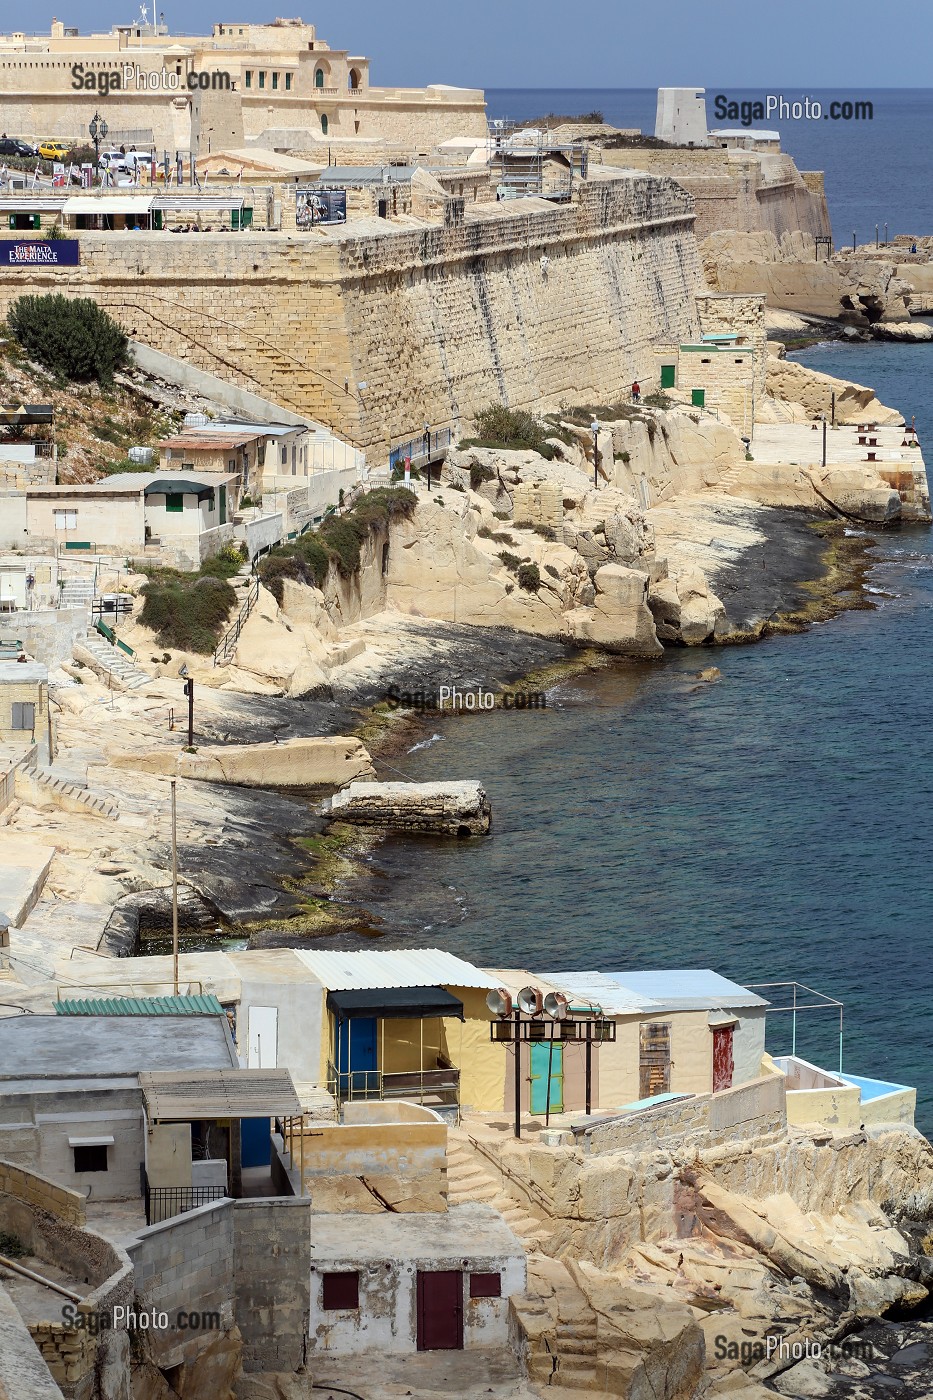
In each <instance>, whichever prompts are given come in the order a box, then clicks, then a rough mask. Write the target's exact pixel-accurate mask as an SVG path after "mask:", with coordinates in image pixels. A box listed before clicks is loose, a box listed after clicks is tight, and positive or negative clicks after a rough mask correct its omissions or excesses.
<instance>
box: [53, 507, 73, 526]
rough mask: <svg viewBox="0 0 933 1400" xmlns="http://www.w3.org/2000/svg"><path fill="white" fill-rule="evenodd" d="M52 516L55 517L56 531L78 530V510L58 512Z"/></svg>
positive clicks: (54, 512)
mask: <svg viewBox="0 0 933 1400" xmlns="http://www.w3.org/2000/svg"><path fill="white" fill-rule="evenodd" d="M52 514H53V516H54V517H55V528H56V530H77V528H78V512H77V511H76V510H56V511H53V512H52Z"/></svg>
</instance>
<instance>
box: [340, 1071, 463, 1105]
mask: <svg viewBox="0 0 933 1400" xmlns="http://www.w3.org/2000/svg"><path fill="white" fill-rule="evenodd" d="M327 1088H328V1090H329V1092H330V1093H331V1094H332V1095H333V1097H334V1098H335V1099H336V1100H337V1102H338V1103H346V1102H348V1101H351V1100H358V1099H383V1100H384V1099H407V1100H408V1101H409V1102H411V1103H418V1104H428V1106H430V1105H431V1104H435V1105H436V1104H441V1105H446V1106H448V1107H452V1108H456V1107H457V1105H458V1104H459V1102H460V1071H459V1069H456V1068H455V1067H454V1066H453V1065H450V1064H444V1063H439V1064H438V1066H437V1068H436V1069H414V1070H407V1071H406V1070H402V1071H395V1072H393V1073H391V1074H387V1073H385V1072H384V1071H383V1070H381V1069H354V1070H344V1071H342V1072H338V1071H337V1069H336V1067H335V1066H334V1065H333V1064H331V1063H330V1062H328V1065H327Z"/></svg>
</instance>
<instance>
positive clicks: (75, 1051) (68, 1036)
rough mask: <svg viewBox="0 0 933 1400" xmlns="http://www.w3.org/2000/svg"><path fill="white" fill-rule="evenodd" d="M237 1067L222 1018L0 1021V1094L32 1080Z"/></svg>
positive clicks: (16, 1018)
mask: <svg viewBox="0 0 933 1400" xmlns="http://www.w3.org/2000/svg"><path fill="white" fill-rule="evenodd" d="M237 1064H238V1060H237V1054H236V1050H235V1048H234V1045H233V1040H232V1038H231V1036H230V1028H229V1025H228V1023H227V1018H226V1016H132V1017H127V1016H4V1017H0V1092H2V1088H3V1084H4V1081H5V1080H10V1079H19V1078H22V1077H26V1076H28V1077H30V1078H32V1077H34V1076H36V1075H43V1074H50V1075H56V1074H59V1075H71V1074H74V1073H79V1074H81V1075H83V1076H85V1077H87V1078H94V1077H96V1076H99V1075H107V1074H118V1075H132V1074H139V1073H140V1072H141V1071H144V1070H184V1069H187V1068H188V1067H189V1066H197V1067H198V1068H199V1069H226V1068H232V1067H234V1066H236V1065H237Z"/></svg>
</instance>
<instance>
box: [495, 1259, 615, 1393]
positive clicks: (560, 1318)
mask: <svg viewBox="0 0 933 1400" xmlns="http://www.w3.org/2000/svg"><path fill="white" fill-rule="evenodd" d="M512 1310H513V1312H514V1315H515V1320H516V1322H517V1324H518V1326H519V1329H520V1330H521V1332H522V1333H523V1334H524V1347H523V1350H524V1360H525V1365H526V1367H527V1371H528V1379H529V1380H530V1381H533V1382H536V1383H537V1384H538V1385H540V1386H546V1387H548V1388H549V1389H553V1390H555V1391H556V1392H558V1393H560V1392H563V1391H569V1390H585V1391H587V1392H588V1393H589V1395H590V1397H591V1400H596V1396H597V1395H600V1394H602V1393H603V1391H602V1389H601V1381H602V1380H603V1378H602V1377H601V1376H600V1372H599V1364H598V1361H599V1358H598V1342H597V1321H596V1314H595V1313H594V1311H593V1309H592V1307H591V1305H590V1302H589V1300H588V1299H587V1297H586V1295H585V1294H584V1293H583V1291H582V1289H580V1288H579V1287H578V1285H577V1283H576V1282H575V1280H574V1278H573V1277H572V1275H571V1273H570V1270H569V1269H568V1268H567V1267H566V1266H565V1265H564V1264H562V1263H561V1262H560V1261H559V1260H557V1259H548V1258H545V1257H543V1256H541V1255H537V1256H535V1257H534V1258H532V1259H530V1260H529V1262H528V1291H527V1294H526V1296H525V1297H523V1298H513V1299H512Z"/></svg>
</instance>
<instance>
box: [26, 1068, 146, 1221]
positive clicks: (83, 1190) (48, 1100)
mask: <svg viewBox="0 0 933 1400" xmlns="http://www.w3.org/2000/svg"><path fill="white" fill-rule="evenodd" d="M0 1110H2V1112H0V1154H3V1155H7V1156H13V1157H14V1158H15V1159H18V1160H19V1161H21V1162H23V1163H24V1164H25V1165H29V1166H33V1165H34V1166H36V1168H37V1169H38V1170H39V1171H40V1172H42V1173H43V1174H44V1175H46V1176H48V1177H49V1178H51V1180H53V1181H55V1182H57V1183H59V1184H60V1185H62V1186H65V1187H67V1188H69V1190H71V1191H76V1192H79V1193H80V1194H81V1195H82V1196H87V1195H88V1194H91V1195H93V1197H94V1199H95V1200H96V1201H126V1200H137V1199H138V1198H139V1194H140V1185H139V1166H140V1163H141V1162H142V1161H143V1155H144V1138H143V1116H142V1095H141V1093H140V1090H139V1088H138V1086H136V1085H135V1084H131V1083H128V1082H127V1081H126V1080H123V1081H121V1080H119V1079H114V1080H112V1081H110V1082H109V1086H108V1084H107V1082H106V1081H105V1082H104V1083H101V1084H96V1085H91V1084H88V1085H85V1086H82V1084H81V1081H80V1080H77V1081H76V1082H75V1087H74V1088H73V1089H70V1090H68V1091H67V1092H65V1091H62V1090H61V1089H60V1081H59V1086H57V1087H56V1090H55V1091H53V1092H50V1093H41V1092H38V1091H32V1092H25V1093H22V1092H16V1093H12V1092H9V1091H5V1090H4V1086H3V1083H2V1081H0ZM70 1137H73V1138H90V1137H113V1139H114V1142H113V1145H112V1146H110V1147H109V1148H108V1151H107V1171H105V1172H76V1171H75V1169H74V1152H73V1150H72V1148H71V1146H70V1145H69V1142H68V1139H69V1138H70Z"/></svg>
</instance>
